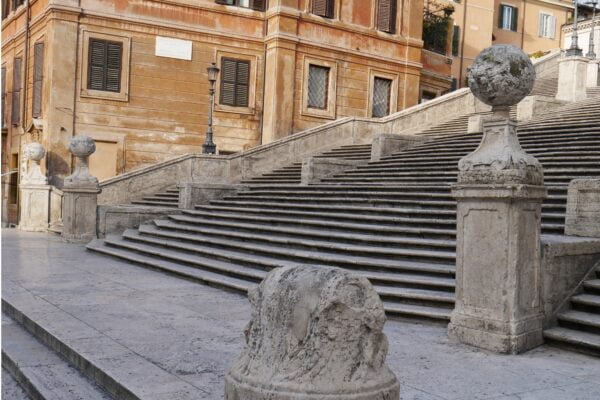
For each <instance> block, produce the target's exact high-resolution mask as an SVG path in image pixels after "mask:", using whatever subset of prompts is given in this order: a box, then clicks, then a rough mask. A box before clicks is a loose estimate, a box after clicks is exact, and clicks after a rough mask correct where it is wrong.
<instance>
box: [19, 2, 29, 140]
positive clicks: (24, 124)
mask: <svg viewBox="0 0 600 400" xmlns="http://www.w3.org/2000/svg"><path fill="white" fill-rule="evenodd" d="M30 19H31V7H30V5H29V0H27V1H26V3H25V51H24V57H23V58H24V61H25V73H24V74H23V75H24V78H25V79H24V80H23V81H24V82H25V84H24V85H23V109H22V110H21V128H23V134H24V133H25V129H26V128H27V121H26V120H25V118H26V117H27V85H28V84H29V80H28V79H29V77H28V75H29V74H28V72H29V21H30Z"/></svg>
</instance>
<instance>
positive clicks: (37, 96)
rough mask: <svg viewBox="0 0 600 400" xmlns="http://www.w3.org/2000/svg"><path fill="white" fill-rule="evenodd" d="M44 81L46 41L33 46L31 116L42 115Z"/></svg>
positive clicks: (37, 116)
mask: <svg viewBox="0 0 600 400" xmlns="http://www.w3.org/2000/svg"><path fill="white" fill-rule="evenodd" d="M43 81H44V43H43V42H39V43H36V44H35V45H34V47H33V100H32V104H31V116H32V117H33V118H39V117H40V116H41V115H42V83H43Z"/></svg>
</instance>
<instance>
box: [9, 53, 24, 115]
mask: <svg viewBox="0 0 600 400" xmlns="http://www.w3.org/2000/svg"><path fill="white" fill-rule="evenodd" d="M21 61H22V60H21V58H15V59H14V61H13V87H12V89H13V91H12V92H13V93H12V110H11V111H12V115H11V122H12V123H13V125H19V123H21V64H22V62H21Z"/></svg>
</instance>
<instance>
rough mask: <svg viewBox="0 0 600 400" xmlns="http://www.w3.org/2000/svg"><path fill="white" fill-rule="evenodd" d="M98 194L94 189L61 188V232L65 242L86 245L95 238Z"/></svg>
mask: <svg viewBox="0 0 600 400" xmlns="http://www.w3.org/2000/svg"><path fill="white" fill-rule="evenodd" d="M98 193H100V190H99V189H98V188H97V187H94V188H87V189H86V188H63V213H62V214H63V230H62V237H63V239H65V240H66V241H67V242H72V243H87V242H89V241H90V240H92V239H94V238H95V237H96V221H97V206H98Z"/></svg>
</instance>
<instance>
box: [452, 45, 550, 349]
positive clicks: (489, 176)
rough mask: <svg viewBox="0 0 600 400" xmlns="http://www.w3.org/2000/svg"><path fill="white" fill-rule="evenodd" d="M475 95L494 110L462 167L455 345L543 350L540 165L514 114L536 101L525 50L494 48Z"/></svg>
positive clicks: (474, 82) (481, 64)
mask: <svg viewBox="0 0 600 400" xmlns="http://www.w3.org/2000/svg"><path fill="white" fill-rule="evenodd" d="M468 76H469V86H470V87H471V90H472V92H473V94H474V95H475V96H476V97H478V98H479V99H480V100H482V101H483V102H485V103H486V104H489V105H491V106H492V111H493V116H492V117H491V118H490V119H486V120H485V122H484V136H483V139H482V142H481V144H480V145H479V147H478V148H477V150H475V151H474V152H473V153H471V154H469V155H468V156H466V157H464V158H463V159H462V160H460V162H459V176H458V183H457V184H456V185H455V186H454V187H453V194H454V196H455V197H456V199H457V246H456V307H455V309H454V311H453V313H452V317H451V322H450V325H449V327H448V332H449V335H450V337H451V338H454V339H457V340H458V341H460V342H462V343H466V344H470V345H473V346H477V347H481V348H485V349H488V350H492V351H496V352H500V353H519V352H522V351H525V350H527V349H530V348H532V347H535V346H537V345H539V344H541V343H542V342H543V338H542V321H543V314H542V306H541V287H540V282H541V279H540V230H541V204H542V201H543V199H544V198H545V196H546V189H545V188H544V186H543V180H544V177H543V170H542V167H541V165H540V163H539V162H538V161H537V160H536V159H535V158H534V157H532V156H530V155H528V154H527V153H525V151H524V150H523V149H522V148H521V145H520V144H519V139H518V137H517V132H516V123H515V122H514V121H512V120H510V117H509V107H510V106H511V105H514V104H517V103H518V102H519V101H520V100H521V99H523V98H524V97H525V96H527V95H528V94H529V92H530V91H531V89H532V87H533V83H534V80H535V70H534V68H533V65H532V64H531V61H530V60H529V58H528V57H527V56H526V55H525V54H524V53H523V52H522V51H521V50H519V49H518V48H516V47H513V46H507V45H497V46H492V47H490V48H487V49H485V50H483V51H482V52H481V53H480V54H479V56H478V57H477V58H476V59H475V62H474V64H473V66H472V67H471V68H470V70H469V73H468Z"/></svg>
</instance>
